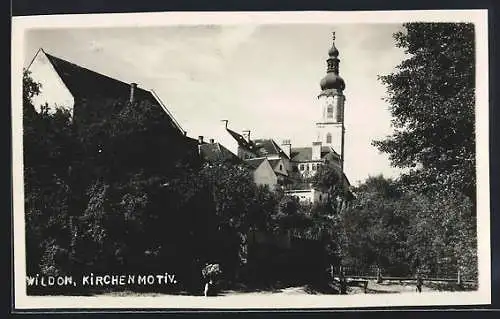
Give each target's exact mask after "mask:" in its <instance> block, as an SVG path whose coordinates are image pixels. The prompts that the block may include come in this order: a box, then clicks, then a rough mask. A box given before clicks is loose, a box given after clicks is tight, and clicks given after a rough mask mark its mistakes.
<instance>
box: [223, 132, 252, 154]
mask: <svg viewBox="0 0 500 319" xmlns="http://www.w3.org/2000/svg"><path fill="white" fill-rule="evenodd" d="M226 130H227V131H228V133H229V134H231V136H232V137H233V138H234V139H235V140H236V141H237V142H238V145H239V146H241V147H243V148H246V149H248V150H252V149H253V145H251V144H250V143H248V142H247V141H246V140H245V138H244V137H243V136H242V135H240V134H238V133H236V132H235V131H233V130H230V129H228V128H226Z"/></svg>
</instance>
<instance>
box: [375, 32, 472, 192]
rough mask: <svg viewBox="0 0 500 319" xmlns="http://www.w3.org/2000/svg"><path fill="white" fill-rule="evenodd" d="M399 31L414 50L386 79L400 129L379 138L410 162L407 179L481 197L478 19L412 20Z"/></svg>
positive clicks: (395, 159)
mask: <svg viewBox="0 0 500 319" xmlns="http://www.w3.org/2000/svg"><path fill="white" fill-rule="evenodd" d="M404 27H405V31H404V32H398V33H396V34H395V35H394V38H395V40H396V46H397V47H400V48H404V50H405V53H406V54H408V55H409V57H408V58H406V59H405V60H404V61H403V62H402V63H401V64H399V65H398V66H397V70H396V71H395V72H394V73H391V74H389V75H385V76H381V77H380V80H381V81H382V83H384V84H385V85H386V86H387V90H388V97H387V98H386V101H387V102H388V103H389V104H390V111H391V113H392V116H393V118H392V124H393V126H394V129H395V132H394V133H393V134H392V135H391V136H389V137H388V138H386V139H384V140H379V141H374V142H373V144H374V145H375V146H376V147H377V148H378V149H379V150H380V151H382V152H384V153H388V154H389V157H390V160H391V162H392V164H393V165H394V166H396V167H400V168H409V169H410V173H409V174H407V175H406V176H405V180H406V185H410V186H415V187H416V188H417V189H420V190H422V191H435V190H447V189H456V190H459V191H461V192H463V193H464V194H466V195H467V196H468V197H469V198H471V199H472V200H473V201H474V200H475V187H476V183H475V138H474V130H475V128H474V121H475V116H474V108H475V82H474V81H475V55H474V25H473V24H468V23H406V24H404Z"/></svg>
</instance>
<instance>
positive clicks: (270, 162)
mask: <svg viewBox="0 0 500 319" xmlns="http://www.w3.org/2000/svg"><path fill="white" fill-rule="evenodd" d="M280 161H281V160H279V159H273V160H269V164H271V166H272V167H273V168H274V167H275V166H276V164H278V163H279V162H280Z"/></svg>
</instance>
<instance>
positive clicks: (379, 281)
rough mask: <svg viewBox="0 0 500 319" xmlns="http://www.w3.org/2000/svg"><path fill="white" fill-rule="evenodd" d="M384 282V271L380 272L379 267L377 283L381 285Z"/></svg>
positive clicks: (378, 268)
mask: <svg viewBox="0 0 500 319" xmlns="http://www.w3.org/2000/svg"><path fill="white" fill-rule="evenodd" d="M381 282H382V271H381V270H380V267H379V266H377V283H378V284H380V283H381Z"/></svg>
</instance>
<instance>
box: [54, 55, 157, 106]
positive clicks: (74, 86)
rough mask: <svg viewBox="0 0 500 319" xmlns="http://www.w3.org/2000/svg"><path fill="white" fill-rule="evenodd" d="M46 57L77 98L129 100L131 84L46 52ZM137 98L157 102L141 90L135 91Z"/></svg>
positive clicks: (147, 92)
mask: <svg viewBox="0 0 500 319" xmlns="http://www.w3.org/2000/svg"><path fill="white" fill-rule="evenodd" d="M45 55H46V56H47V58H48V59H49V61H50V63H52V65H53V66H54V69H55V70H56V72H57V73H58V74H59V76H60V77H61V79H62V81H63V82H64V84H65V85H66V87H67V88H68V90H69V91H70V92H71V94H73V96H75V97H77V98H94V97H106V98H117V99H118V98H122V99H127V100H128V98H129V96H130V84H129V83H125V82H122V81H119V80H116V79H113V78H111V77H108V76H106V75H103V74H100V73H97V72H95V71H92V70H89V69H86V68H84V67H81V66H79V65H76V64H74V63H71V62H69V61H66V60H63V59H61V58H58V57H55V56H53V55H50V54H48V53H46V52H45ZM135 96H136V98H137V100H142V101H144V100H148V101H150V102H157V101H156V99H155V98H154V96H153V95H152V94H151V92H150V91H148V90H144V89H141V88H137V89H136V90H135Z"/></svg>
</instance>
